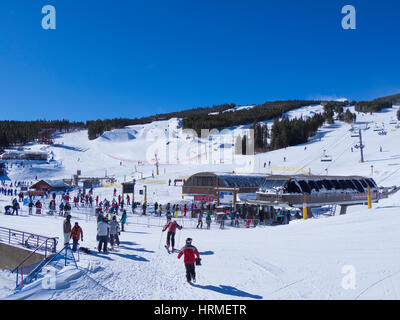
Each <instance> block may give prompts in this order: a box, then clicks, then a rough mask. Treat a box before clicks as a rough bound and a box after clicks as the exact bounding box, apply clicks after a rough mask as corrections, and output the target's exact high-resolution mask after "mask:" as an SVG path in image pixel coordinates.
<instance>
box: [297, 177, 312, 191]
mask: <svg viewBox="0 0 400 320" xmlns="http://www.w3.org/2000/svg"><path fill="white" fill-rule="evenodd" d="M299 185H300V187H301V189H302V190H303V191H304V192H305V193H311V189H310V186H309V185H308V183H307V182H306V181H304V180H300V181H299Z"/></svg>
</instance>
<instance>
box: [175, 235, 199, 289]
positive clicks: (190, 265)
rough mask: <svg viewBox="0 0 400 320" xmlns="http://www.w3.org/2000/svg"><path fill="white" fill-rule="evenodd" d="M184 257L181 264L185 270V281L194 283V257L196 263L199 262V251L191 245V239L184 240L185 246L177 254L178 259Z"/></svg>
mask: <svg viewBox="0 0 400 320" xmlns="http://www.w3.org/2000/svg"><path fill="white" fill-rule="evenodd" d="M182 255H183V256H184V258H183V262H184V264H185V268H186V280H187V282H189V283H190V282H191V281H193V282H194V283H195V282H196V271H195V263H196V256H197V259H198V261H199V262H200V254H199V251H198V250H197V248H196V247H195V246H193V245H192V239H191V238H187V239H186V245H185V246H184V247H183V248H182V249H181V251H180V252H179V253H178V259H180V258H181V257H182Z"/></svg>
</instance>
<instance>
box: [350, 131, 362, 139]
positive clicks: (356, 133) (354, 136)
mask: <svg viewBox="0 0 400 320" xmlns="http://www.w3.org/2000/svg"><path fill="white" fill-rule="evenodd" d="M359 136H360V133H359V132H358V131H353V133H352V134H351V137H352V138H358V137H359Z"/></svg>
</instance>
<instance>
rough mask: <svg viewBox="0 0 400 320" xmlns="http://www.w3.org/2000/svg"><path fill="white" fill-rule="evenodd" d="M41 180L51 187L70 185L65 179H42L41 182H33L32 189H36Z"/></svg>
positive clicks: (66, 186)
mask: <svg viewBox="0 0 400 320" xmlns="http://www.w3.org/2000/svg"><path fill="white" fill-rule="evenodd" d="M41 182H44V183H46V184H47V185H48V186H49V187H50V188H68V187H69V185H68V184H66V183H65V182H64V181H63V180H40V181H39V182H37V183H35V184H33V185H32V186H31V188H32V189H35V188H36V186H37V185H38V184H40V183H41Z"/></svg>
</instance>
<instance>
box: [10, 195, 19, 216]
mask: <svg viewBox="0 0 400 320" xmlns="http://www.w3.org/2000/svg"><path fill="white" fill-rule="evenodd" d="M12 208H13V212H12V215H14V212H15V213H16V215H18V210H19V208H20V207H19V203H18V201H17V199H16V198H15V199H14V200H13V201H12Z"/></svg>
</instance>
